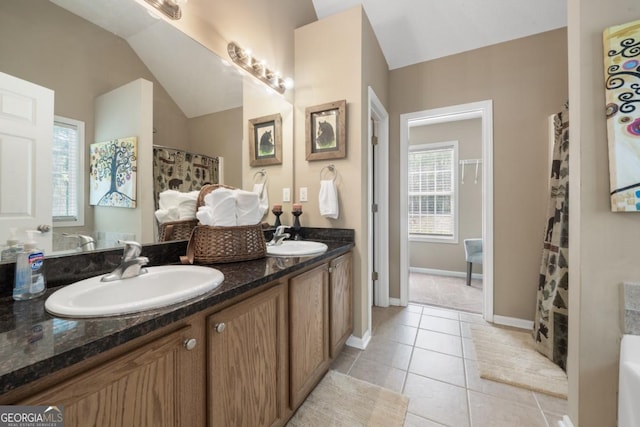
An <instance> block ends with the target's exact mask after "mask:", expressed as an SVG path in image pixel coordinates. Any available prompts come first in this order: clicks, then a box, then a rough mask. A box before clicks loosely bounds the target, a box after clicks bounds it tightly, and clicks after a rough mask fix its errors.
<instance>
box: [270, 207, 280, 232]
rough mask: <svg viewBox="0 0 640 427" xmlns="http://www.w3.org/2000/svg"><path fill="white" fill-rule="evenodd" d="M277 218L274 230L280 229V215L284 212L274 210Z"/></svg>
mask: <svg viewBox="0 0 640 427" xmlns="http://www.w3.org/2000/svg"><path fill="white" fill-rule="evenodd" d="M271 212H272V213H273V214H274V215H275V216H276V222H274V223H273V228H278V227H280V225H282V224H280V215H282V210H277V209H275V208H274V209H273V210H272V211H271Z"/></svg>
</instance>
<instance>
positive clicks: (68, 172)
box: [52, 116, 84, 225]
mask: <svg viewBox="0 0 640 427" xmlns="http://www.w3.org/2000/svg"><path fill="white" fill-rule="evenodd" d="M83 150H84V123H83V122H80V121H77V120H73V119H67V118H64V117H59V116H56V117H55V121H54V125H53V163H52V174H53V176H52V210H53V212H52V216H53V221H54V222H56V223H58V224H57V225H83V224H82V222H83V221H82V220H83V215H82V213H83V202H84V200H83V192H84V188H83V186H82V175H81V174H82V169H81V166H80V165H81V164H82V159H83Z"/></svg>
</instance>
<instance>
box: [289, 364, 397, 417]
mask: <svg viewBox="0 0 640 427" xmlns="http://www.w3.org/2000/svg"><path fill="white" fill-rule="evenodd" d="M408 404H409V398H408V397H407V396H403V395H401V394H398V393H396V392H394V391H391V390H387V389H385V388H382V387H379V386H377V385H374V384H370V383H367V382H364V381H361V380H359V379H356V378H353V377H350V376H348V375H344V374H341V373H339V372H336V371H333V370H332V371H329V372H328V373H327V375H325V377H324V378H323V379H322V381H320V384H318V386H317V387H316V388H315V389H314V390H313V391H312V392H311V394H310V395H309V397H307V400H305V401H304V403H303V404H302V406H301V407H300V408H299V409H298V411H297V412H296V413H295V415H294V416H293V418H291V420H290V421H289V423H288V424H287V426H300V427H315V426H318V427H325V426H336V427H338V426H344V427H355V426H385V427H391V426H402V425H403V424H404V418H405V415H406V413H407V406H408Z"/></svg>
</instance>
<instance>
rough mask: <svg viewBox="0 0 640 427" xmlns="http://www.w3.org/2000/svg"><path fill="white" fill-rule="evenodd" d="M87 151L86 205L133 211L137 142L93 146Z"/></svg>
mask: <svg viewBox="0 0 640 427" xmlns="http://www.w3.org/2000/svg"><path fill="white" fill-rule="evenodd" d="M89 149H90V153H91V160H90V164H89V185H90V191H89V196H90V197H89V203H90V204H91V205H94V206H111V207H119V208H131V209H135V207H136V174H137V163H138V138H137V137H135V136H132V137H129V138H119V139H114V140H111V141H105V142H96V143H93V144H91V146H90V148H89Z"/></svg>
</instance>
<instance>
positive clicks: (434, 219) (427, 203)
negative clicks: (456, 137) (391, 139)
mask: <svg viewBox="0 0 640 427" xmlns="http://www.w3.org/2000/svg"><path fill="white" fill-rule="evenodd" d="M456 159H457V144H453V143H438V144H425V145H420V146H414V147H411V148H410V151H409V234H410V235H412V236H422V237H427V238H436V239H456V230H457V224H456V221H457V215H456V209H457V207H456V194H455V192H456V185H455V181H456V171H457V168H456V161H457V160H456Z"/></svg>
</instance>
